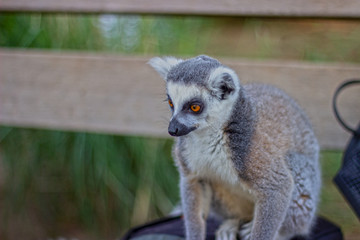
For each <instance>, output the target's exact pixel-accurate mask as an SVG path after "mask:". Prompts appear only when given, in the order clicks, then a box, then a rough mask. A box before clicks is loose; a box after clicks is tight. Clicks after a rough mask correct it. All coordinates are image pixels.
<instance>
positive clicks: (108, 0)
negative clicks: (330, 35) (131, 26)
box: [0, 0, 360, 149]
mask: <svg viewBox="0 0 360 240" xmlns="http://www.w3.org/2000/svg"><path fill="white" fill-rule="evenodd" d="M309 2H310V3H309ZM0 12H3V13H4V12H51V13H60V12H66V13H121V14H130V13H136V14H166V15H168V14H174V15H211V16H225V15H226V16H229V15H230V16H262V17H313V18H355V19H359V18H360V1H357V0H342V1H341V0H331V1H330V0H329V1H315V0H314V1H305V0H293V1H286V0H273V1H271V2H269V1H265V0H251V1H250V0H242V1H235V0H227V1H216V0H208V1H203V0H192V1H190V0H185V1H169V0H168V1H165V0H154V1H146V0H124V1H117V0H105V1H99V0H77V1H70V0H64V1H56V0H52V1H51V0H34V1H28V0H1V1H0ZM205 54H206V53H205ZM214 57H217V56H214ZM150 58H151V56H149V57H144V56H119V55H111V54H99V53H98V54H94V53H83V52H82V53H80V52H76V53H74V52H67V53H66V52H65V53H64V52H62V53H56V52H52V51H48V50H21V49H9V48H2V49H0V124H1V125H9V126H19V127H36V128H48V129H61V130H74V131H95V132H103V133H112V134H126V135H143V136H160V137H167V136H168V134H167V133H166V130H167V121H166V117H167V116H168V110H167V106H166V104H164V103H163V101H162V100H163V98H164V96H165V95H164V82H163V81H162V80H161V79H160V77H159V76H158V75H157V74H156V73H155V71H153V70H152V69H151V68H150V67H149V66H148V65H147V64H146V63H147V61H148V60H149V59H150ZM220 60H221V61H223V62H224V63H225V64H226V65H228V66H230V67H232V68H233V69H234V70H235V71H236V72H237V73H238V74H239V75H240V79H241V80H242V82H244V83H246V82H264V83H270V84H274V85H277V86H279V87H281V88H283V89H284V90H285V91H287V92H288V93H289V94H290V95H291V96H293V97H295V99H297V100H298V102H299V103H300V104H301V105H302V106H303V107H304V108H305V110H306V112H307V113H308V114H309V115H310V118H311V120H312V122H313V125H314V128H315V131H316V133H317V135H318V137H319V140H320V143H321V146H322V147H323V148H325V149H342V148H343V147H344V146H345V144H346V142H347V140H348V138H349V134H348V133H346V132H345V131H344V130H343V129H342V128H341V127H340V125H339V124H338V123H337V122H336V120H335V118H334V116H333V113H332V109H331V100H332V96H333V93H334V91H335V88H336V87H337V86H338V85H339V84H340V83H341V82H342V81H343V80H345V79H349V78H359V77H360V65H359V64H344V63H341V64H340V63H339V64H337V63H331V64H330V63H326V64H325V63H312V62H299V61H272V60H270V61H256V60H246V59H226V58H220ZM359 103H360V94H359V91H350V92H349V93H348V94H346V98H343V99H340V105H341V113H342V114H343V116H344V118H345V119H346V120H347V121H349V122H351V123H357V122H358V121H359V116H360V113H359V111H360V110H359Z"/></svg>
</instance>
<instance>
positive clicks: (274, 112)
mask: <svg viewBox="0 0 360 240" xmlns="http://www.w3.org/2000/svg"><path fill="white" fill-rule="evenodd" d="M149 63H150V65H151V66H153V67H154V68H155V70H157V71H158V72H159V73H160V75H161V76H162V77H163V78H164V79H165V80H166V82H167V94H168V96H169V99H171V100H172V101H173V105H174V107H173V116H172V118H171V121H170V127H169V132H171V134H172V135H174V136H178V137H177V138H176V143H175V145H174V152H173V155H174V159H175V163H176V164H177V166H178V169H179V172H180V176H181V177H180V190H181V198H182V208H183V212H184V218H185V228H186V236H187V239H191V240H201V239H205V229H206V226H205V221H204V219H205V218H206V217H207V216H208V214H209V209H210V208H211V209H212V210H211V211H212V212H213V213H214V214H216V215H217V216H218V217H220V218H222V219H223V220H224V222H223V224H222V225H221V226H220V227H219V229H218V231H217V234H216V238H217V240H230V239H231V240H235V237H236V235H238V236H240V237H241V239H245V240H248V239H251V240H265V239H269V240H270V239H271V240H273V239H276V240H284V239H290V238H292V237H294V236H295V235H307V234H309V232H310V230H311V227H312V224H313V220H314V217H315V213H316V207H317V202H318V199H319V192H320V186H321V179H320V166H319V162H318V158H319V146H318V143H317V139H316V137H315V135H314V132H313V129H312V127H311V124H310V122H309V120H308V118H307V117H306V115H305V113H304V112H303V110H302V109H301V108H300V107H299V106H298V105H297V103H296V102H295V101H294V100H293V99H292V98H290V97H289V96H288V95H286V94H285V93H284V92H283V91H281V90H279V89H277V88H275V87H272V86H269V85H263V84H248V85H240V83H239V82H238V79H237V76H236V74H235V73H234V72H233V71H232V70H231V69H229V68H228V67H226V66H224V65H222V64H221V63H220V62H219V61H217V60H215V59H212V58H210V57H207V56H204V55H203V56H199V57H196V58H192V59H188V60H177V59H175V58H163V59H162V58H154V59H152V60H150V62H149ZM192 99H198V100H197V101H196V102H201V111H199V112H193V111H192V110H191V105H192V101H193V100H192Z"/></svg>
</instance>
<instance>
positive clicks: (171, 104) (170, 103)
mask: <svg viewBox="0 0 360 240" xmlns="http://www.w3.org/2000/svg"><path fill="white" fill-rule="evenodd" d="M168 103H169V106H170V107H171V108H174V104H173V102H172V101H171V100H170V99H168Z"/></svg>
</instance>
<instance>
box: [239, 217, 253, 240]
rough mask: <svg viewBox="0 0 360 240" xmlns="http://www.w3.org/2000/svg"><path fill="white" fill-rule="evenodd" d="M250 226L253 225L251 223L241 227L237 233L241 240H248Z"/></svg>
mask: <svg viewBox="0 0 360 240" xmlns="http://www.w3.org/2000/svg"><path fill="white" fill-rule="evenodd" d="M252 225H253V223H252V221H250V222H248V223H245V224H243V225H241V227H240V231H239V237H240V239H241V240H250V235H251V228H252Z"/></svg>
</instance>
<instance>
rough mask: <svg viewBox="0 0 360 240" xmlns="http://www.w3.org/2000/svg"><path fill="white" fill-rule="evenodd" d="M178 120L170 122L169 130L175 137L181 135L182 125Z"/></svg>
mask: <svg viewBox="0 0 360 240" xmlns="http://www.w3.org/2000/svg"><path fill="white" fill-rule="evenodd" d="M180 125H183V124H180V123H179V122H178V121H176V120H172V121H171V122H170V124H169V128H168V132H169V134H170V135H171V136H173V137H175V136H179V135H178V134H179V127H181V126H180Z"/></svg>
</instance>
